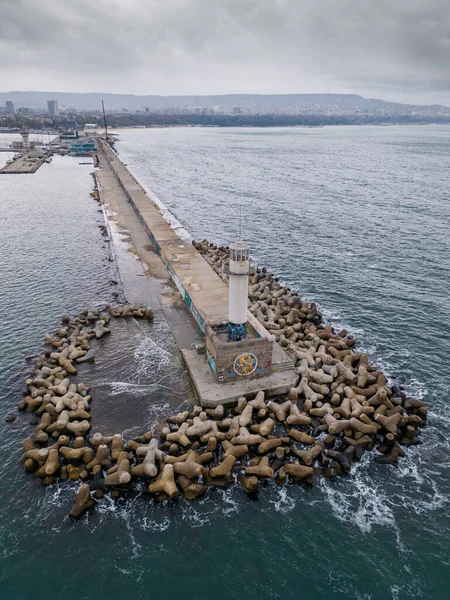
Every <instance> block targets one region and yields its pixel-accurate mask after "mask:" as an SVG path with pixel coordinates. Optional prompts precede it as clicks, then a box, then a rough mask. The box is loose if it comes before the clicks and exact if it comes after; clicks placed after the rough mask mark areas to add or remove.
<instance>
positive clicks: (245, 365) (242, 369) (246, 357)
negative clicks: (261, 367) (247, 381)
mask: <svg viewBox="0 0 450 600" xmlns="http://www.w3.org/2000/svg"><path fill="white" fill-rule="evenodd" d="M257 366H258V359H257V358H256V356H255V355H254V354H250V352H247V353H246V354H241V355H240V356H238V357H237V358H236V360H235V361H234V372H235V373H236V374H237V375H250V373H253V371H254V370H255V369H256V367H257Z"/></svg>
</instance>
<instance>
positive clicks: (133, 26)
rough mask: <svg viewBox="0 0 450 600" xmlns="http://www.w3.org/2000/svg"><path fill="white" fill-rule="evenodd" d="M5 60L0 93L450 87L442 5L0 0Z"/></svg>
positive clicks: (447, 16)
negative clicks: (38, 90) (52, 90)
mask: <svg viewBox="0 0 450 600" xmlns="http://www.w3.org/2000/svg"><path fill="white" fill-rule="evenodd" d="M0 56H1V59H2V60H1V63H0V77H1V79H0V86H1V89H3V90H4V91H6V90H8V89H12V88H13V87H15V88H21V89H30V88H34V89H36V87H37V86H38V89H44V88H47V89H49V88H53V89H58V90H61V91H91V90H92V91H97V90H102V91H103V90H104V91H114V92H134V93H143V94H144V93H161V94H177V93H192V94H195V93H226V92H240V91H243V92H261V93H268V92H295V91H297V92H313V91H318V92H320V91H329V89H330V88H332V89H333V91H363V92H364V91H368V92H375V93H376V92H377V90H378V91H379V93H380V94H381V93H384V94H385V93H386V92H387V93H388V94H389V96H390V99H395V98H396V97H398V99H399V100H403V101H404V100H405V94H407V95H408V97H410V99H411V101H413V100H414V99H415V98H417V100H419V101H425V100H427V101H430V102H431V101H433V94H434V93H436V94H437V95H442V93H444V92H446V91H447V90H448V80H449V79H450V78H449V64H450V60H449V59H450V10H449V8H448V4H447V2H446V1H444V0H395V1H392V0H390V1H388V0H358V1H355V0H339V1H338V0H320V1H318V0H97V1H96V2H92V1H88V0H58V1H57V2H56V1H54V0H40V1H39V0H2V2H1V4H0ZM413 96H414V97H413ZM439 97H440V96H439ZM449 103H450V98H449Z"/></svg>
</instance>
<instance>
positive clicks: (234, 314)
mask: <svg viewBox="0 0 450 600" xmlns="http://www.w3.org/2000/svg"><path fill="white" fill-rule="evenodd" d="M249 255H250V246H249V245H248V244H246V243H245V242H241V241H239V242H234V243H233V244H231V246H230V264H229V267H228V269H227V272H228V274H229V276H230V280H229V296H228V321H229V322H228V340H229V341H230V342H238V341H240V340H242V339H244V338H246V337H247V308H248V276H249V275H250V274H253V273H254V272H255V270H254V268H253V267H252V266H250V262H249Z"/></svg>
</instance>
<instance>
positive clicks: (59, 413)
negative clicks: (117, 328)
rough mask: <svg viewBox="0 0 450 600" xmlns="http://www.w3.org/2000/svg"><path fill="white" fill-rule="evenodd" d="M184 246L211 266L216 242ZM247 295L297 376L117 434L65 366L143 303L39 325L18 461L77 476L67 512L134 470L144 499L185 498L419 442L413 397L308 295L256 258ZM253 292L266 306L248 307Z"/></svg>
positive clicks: (419, 415)
mask: <svg viewBox="0 0 450 600" xmlns="http://www.w3.org/2000/svg"><path fill="white" fill-rule="evenodd" d="M196 246H197V248H198V249H199V251H200V252H201V253H202V254H203V255H204V256H205V257H206V259H207V260H208V261H209V262H210V264H211V265H213V268H217V269H219V271H220V268H219V267H218V266H217V265H218V264H219V261H220V264H221V265H222V264H223V262H226V255H227V249H226V248H223V247H217V246H213V245H210V244H208V243H207V242H202V243H200V244H196ZM257 279H258V281H256V280H257ZM281 292H283V293H281ZM277 293H278V294H279V295H278V297H277ZM261 296H263V299H261ZM250 298H251V300H250V305H251V306H250V310H253V311H254V314H255V316H256V317H257V318H260V319H263V320H266V319H270V320H271V321H273V323H271V325H272V329H271V330H273V331H278V332H279V333H278V336H279V340H280V343H281V344H282V346H283V347H285V348H286V349H287V350H289V351H290V352H295V353H296V362H297V372H298V375H299V382H298V384H297V386H296V387H294V388H292V389H291V390H290V392H289V394H287V395H286V396H284V397H280V398H277V399H276V400H271V401H268V399H266V398H265V396H264V393H263V392H259V393H257V394H256V395H254V394H252V395H251V396H249V397H241V398H240V399H239V401H238V402H237V403H236V404H235V405H234V406H232V407H224V406H220V405H219V406H217V407H216V408H214V409H205V410H202V408H201V407H199V406H194V407H191V408H186V409H185V410H183V411H181V412H179V413H177V414H174V415H171V416H169V417H168V418H167V419H166V420H165V422H164V423H163V424H161V426H160V427H159V430H158V427H156V426H155V428H154V431H148V432H146V433H144V434H143V435H142V436H141V437H139V438H136V439H132V440H127V441H126V440H124V438H123V435H122V434H121V433H115V434H112V433H108V434H107V435H103V434H101V433H95V434H94V435H90V429H91V423H90V413H89V407H90V403H91V401H92V398H91V396H90V395H89V386H88V385H86V384H84V383H77V384H75V383H71V377H73V376H75V375H76V374H77V372H78V369H79V368H80V365H82V363H83V362H86V361H91V360H94V358H95V357H94V354H93V351H92V348H91V345H90V343H89V340H90V339H92V338H96V339H101V338H102V337H103V336H104V335H107V334H111V330H112V329H113V328H111V323H112V322H113V319H114V318H150V319H151V318H152V312H151V310H150V309H148V308H147V307H145V306H139V307H132V306H129V305H125V306H122V307H117V308H112V307H110V306H106V307H105V311H104V312H99V311H92V312H88V311H83V312H82V313H81V314H80V315H79V316H78V317H76V318H70V317H69V316H67V315H66V316H63V318H62V323H61V328H60V329H59V330H58V331H57V332H56V334H55V335H54V336H50V335H47V336H46V337H45V343H46V345H47V348H46V349H45V350H44V352H43V354H42V355H41V356H40V357H39V360H38V361H37V363H36V364H35V366H34V369H33V372H32V373H31V377H30V378H29V379H28V380H27V382H26V384H27V395H26V397H25V399H24V401H23V402H21V403H20V404H19V409H21V410H27V411H32V412H34V413H35V414H36V416H38V417H40V422H39V421H36V423H35V424H36V427H35V430H34V433H33V435H32V436H31V437H29V438H27V439H26V440H24V442H23V454H22V457H21V460H20V462H21V463H22V464H23V465H24V467H25V469H26V470H27V471H28V472H29V473H34V474H35V475H36V476H37V477H40V478H42V480H43V483H44V484H46V485H50V484H53V483H55V482H56V481H57V480H60V481H64V480H67V479H71V480H73V481H80V482H81V483H82V485H81V487H80V488H79V491H78V494H77V497H76V499H75V503H74V505H73V506H72V508H71V510H70V512H69V515H70V516H71V517H73V518H78V517H80V516H81V515H82V514H83V513H84V512H85V511H86V510H87V509H89V508H91V507H93V506H94V504H95V503H96V501H100V500H101V499H102V498H103V496H104V495H105V494H110V495H111V497H112V498H115V499H118V498H120V497H121V496H123V495H124V494H127V493H130V492H131V491H133V489H134V487H135V484H136V483H137V482H138V481H141V482H144V483H145V485H146V486H147V491H148V494H149V496H150V497H151V498H154V499H155V500H156V501H167V500H175V499H177V498H178V497H179V495H180V494H182V495H183V496H184V497H185V498H186V499H189V500H193V499H195V498H197V497H199V496H202V495H203V494H205V493H206V492H207V490H208V489H211V488H216V487H227V486H230V485H233V484H239V485H240V486H241V487H242V489H243V491H244V492H246V493H248V494H256V493H257V492H258V489H259V488H260V486H261V485H265V482H268V481H270V480H271V479H274V480H275V482H276V483H277V484H279V485H285V484H289V483H298V482H300V483H305V484H309V485H311V484H313V482H314V478H316V477H325V478H332V477H336V476H338V475H346V474H348V473H349V472H350V470H351V464H352V462H353V461H358V460H360V459H361V457H362V455H363V453H364V452H365V451H369V450H374V449H376V450H377V458H376V460H377V461H378V462H382V463H388V464H392V463H395V462H396V461H397V460H398V458H399V457H401V456H403V455H404V450H403V448H402V446H404V445H410V444H416V443H418V442H419V439H418V428H419V427H420V426H422V425H424V424H425V422H426V416H427V408H426V405H425V403H424V402H422V401H420V400H416V399H411V398H409V399H408V398H407V397H406V395H405V394H404V392H403V390H401V389H400V388H398V387H397V386H395V385H393V386H388V385H387V381H386V378H385V376H384V375H383V374H382V373H380V372H379V371H377V370H375V368H374V367H372V366H371V365H370V363H369V362H368V360H367V356H365V355H363V354H356V353H355V352H353V350H352V347H353V346H354V343H355V340H354V338H350V337H349V336H348V335H347V333H346V332H343V331H341V332H339V333H335V332H334V331H333V329H332V327H331V325H329V324H327V325H325V324H324V323H323V322H322V315H321V314H320V312H319V311H318V310H317V307H316V306H315V305H314V304H313V303H305V302H301V301H300V299H299V298H298V296H296V295H295V294H294V293H292V292H291V291H290V290H288V289H286V288H283V286H281V285H280V284H279V283H278V282H277V281H276V280H275V279H274V278H273V276H272V275H271V274H270V273H268V272H267V271H266V270H265V269H263V270H261V271H260V272H258V273H257V274H256V275H255V276H254V278H253V280H252V283H251V294H250ZM282 298H284V299H282ZM263 302H265V303H266V304H267V311H266V310H265V309H264V308H262V309H261V313H258V309H260V307H261V306H262V303H263ZM279 303H281V304H280V306H279V307H278V304H279ZM289 304H292V306H291V307H290V306H289ZM256 307H257V308H256ZM269 307H272V308H270V309H269ZM277 307H278V309H279V310H278V313H279V314H278V315H277V313H276V312H275V311H276V309H277ZM288 308H289V312H287V310H288ZM281 309H283V311H284V312H283V311H282V310H281ZM293 309H295V312H292V311H293ZM269 310H271V311H272V312H274V313H275V316H273V315H271V314H270V313H269V314H267V313H268V311H269ZM289 315H290V316H289ZM294 317H295V318H294ZM284 321H286V323H284ZM266 325H267V323H266ZM276 326H278V327H279V328H278V329H277V328H276ZM289 328H291V329H292V331H291V330H290V329H289ZM294 333H295V334H296V335H294ZM282 336H284V339H283V338H282ZM284 340H286V341H284ZM288 340H289V341H288ZM344 345H345V346H346V348H344Z"/></svg>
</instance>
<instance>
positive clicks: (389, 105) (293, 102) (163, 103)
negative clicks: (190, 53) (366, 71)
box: [0, 91, 450, 114]
mask: <svg viewBox="0 0 450 600" xmlns="http://www.w3.org/2000/svg"><path fill="white" fill-rule="evenodd" d="M7 100H11V101H12V102H14V104H15V106H16V108H17V107H21V106H22V107H25V108H34V109H40V108H43V109H44V108H46V107H47V100H57V101H58V104H59V105H60V106H61V107H62V108H75V109H77V110H87V111H91V110H100V109H101V101H102V100H104V102H105V106H106V108H107V109H109V110H122V109H125V110H128V111H136V110H145V109H146V108H148V109H149V110H150V111H167V110H170V109H175V110H190V109H198V108H199V109H203V108H211V107H217V108H218V109H219V110H222V111H231V110H233V108H234V107H239V108H241V109H242V110H243V111H249V110H251V111H252V112H260V113H266V114H267V113H271V112H279V111H284V110H289V111H291V112H292V111H294V112H295V111H299V112H305V111H308V112H309V111H312V112H320V111H321V110H323V111H325V112H327V111H328V110H330V109H333V112H335V113H336V112H340V111H342V112H344V113H353V112H364V111H376V110H379V111H388V112H389V113H391V114H401V113H404V112H405V111H406V112H414V111H415V110H419V112H427V113H429V112H433V113H436V114H442V113H445V114H450V108H447V107H442V106H438V105H435V106H416V105H408V104H400V103H395V102H386V101H384V100H376V99H366V98H363V97H362V96H358V95H357V94H267V95H264V94H226V95H214V96H155V95H153V96H136V95H133V94H99V93H88V94H80V93H65V92H32V91H30V92H20V91H15V92H14V91H13V92H0V104H3V105H4V103H5V102H6V101H7Z"/></svg>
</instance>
